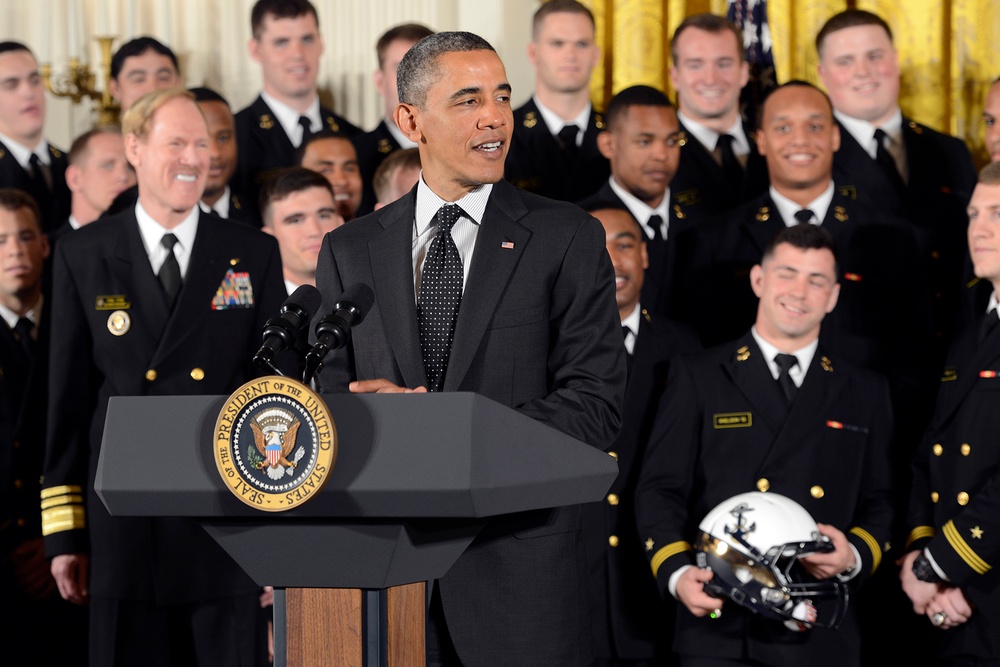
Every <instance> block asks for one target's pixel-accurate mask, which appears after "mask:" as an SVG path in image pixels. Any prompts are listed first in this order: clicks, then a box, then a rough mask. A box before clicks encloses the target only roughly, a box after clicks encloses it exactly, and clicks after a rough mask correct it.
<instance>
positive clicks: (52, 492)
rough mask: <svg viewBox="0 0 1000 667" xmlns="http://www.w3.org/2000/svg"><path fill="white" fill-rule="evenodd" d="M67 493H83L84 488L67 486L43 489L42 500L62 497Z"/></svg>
mask: <svg viewBox="0 0 1000 667" xmlns="http://www.w3.org/2000/svg"><path fill="white" fill-rule="evenodd" d="M66 493H77V494H79V493H83V487H82V486H75V485H67V486H53V487H52V488H49V489H42V500H45V499H46V498H51V497H53V496H61V495H63V494H66Z"/></svg>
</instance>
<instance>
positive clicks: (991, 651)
mask: <svg viewBox="0 0 1000 667" xmlns="http://www.w3.org/2000/svg"><path fill="white" fill-rule="evenodd" d="M991 320H992V321H991ZM986 322H990V323H991V324H993V326H992V329H991V330H989V331H988V332H984V333H980V332H981V330H982V329H983V328H984V327H983V324H984V323H986ZM998 324H1000V321H997V314H996V313H995V312H991V313H988V314H987V315H985V316H980V319H979V322H978V323H977V325H976V326H972V327H968V328H966V329H965V330H964V331H963V332H962V333H961V334H960V335H959V336H958V337H957V338H956V339H955V343H954V344H953V345H952V347H951V350H950V352H949V353H948V357H947V361H946V363H945V366H944V371H943V373H942V375H941V387H940V389H939V391H938V397H937V405H936V407H935V410H934V417H933V420H932V422H931V425H930V427H929V428H928V429H927V434H926V437H925V438H924V440H923V444H921V446H920V449H919V451H918V452H917V454H916V456H915V457H914V479H913V487H912V495H911V497H910V509H909V515H908V518H909V525H910V527H911V528H912V531H911V533H910V536H909V540H908V544H907V548H909V549H923V548H925V547H926V548H927V549H928V550H929V551H930V553H931V556H932V557H933V558H934V561H935V562H936V563H937V564H938V566H939V567H940V568H941V570H942V571H943V572H944V573H945V574H946V575H947V576H948V579H949V580H950V583H951V584H952V585H954V586H958V587H959V588H961V589H962V592H963V593H964V594H965V597H966V598H967V599H968V600H969V602H970V603H971V604H972V607H973V612H972V616H971V617H970V618H969V620H968V621H966V622H965V623H963V624H961V625H959V626H957V627H954V628H949V629H947V630H944V631H938V632H933V633H932V634H931V640H932V641H933V642H934V643H935V644H936V645H937V649H938V651H939V654H940V657H943V658H948V657H952V658H953V657H956V656H961V655H964V656H974V657H977V658H980V659H986V660H993V661H996V660H1000V593H998V590H1000V589H998V587H997V586H998V584H1000V570H998V569H996V565H997V563H998V562H1000V486H998V473H997V471H998V470H1000V443H998V441H997V433H1000V410H998V407H1000V403H998V401H997V398H998V397H1000V326H997V325H998Z"/></svg>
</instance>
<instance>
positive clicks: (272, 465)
mask: <svg viewBox="0 0 1000 667" xmlns="http://www.w3.org/2000/svg"><path fill="white" fill-rule="evenodd" d="M301 425H302V422H300V421H299V420H298V419H296V418H295V415H293V414H292V413H291V412H289V411H288V410H284V409H282V408H271V409H269V410H264V411H262V412H261V413H260V414H259V415H257V416H256V417H255V418H254V419H252V420H250V428H251V429H252V430H253V439H254V444H255V445H256V447H257V451H258V452H260V455H261V456H262V457H264V459H263V460H262V461H261V462H260V463H258V464H257V469H258V470H262V469H265V468H266V471H265V472H266V473H267V476H268V477H270V478H271V479H275V480H277V479H281V477H282V476H283V475H291V474H292V473H293V471H294V470H295V467H296V466H297V465H298V463H299V460H300V459H301V458H302V457H303V456H304V455H305V448H304V447H299V449H298V451H297V452H295V457H294V459H293V460H291V461H289V460H288V459H289V455H290V454H291V453H292V449H294V448H295V437H296V435H297V434H298V432H299V427H300V426H301Z"/></svg>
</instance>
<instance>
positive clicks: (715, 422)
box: [712, 412, 753, 428]
mask: <svg viewBox="0 0 1000 667" xmlns="http://www.w3.org/2000/svg"><path fill="white" fill-rule="evenodd" d="M748 426H753V413H750V412H722V413H717V414H714V415H712V427H713V428H747V427H748Z"/></svg>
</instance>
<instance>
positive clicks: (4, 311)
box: [0, 294, 45, 329]
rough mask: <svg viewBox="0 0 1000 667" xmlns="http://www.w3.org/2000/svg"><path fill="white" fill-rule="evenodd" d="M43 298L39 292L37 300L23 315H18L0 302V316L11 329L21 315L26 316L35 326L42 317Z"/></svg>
mask: <svg viewBox="0 0 1000 667" xmlns="http://www.w3.org/2000/svg"><path fill="white" fill-rule="evenodd" d="M44 299H45V297H44V296H43V295H41V294H39V295H38V301H36V302H35V305H34V306H32V307H31V308H29V309H28V312H26V313H25V314H24V315H23V316H22V315H18V314H17V313H15V312H14V311H13V310H11V309H10V308H8V307H7V306H5V305H3V304H2V303H0V316H2V317H3V321H4V322H6V323H7V326H9V327H10V328H11V329H13V328H14V327H15V326H16V325H17V321H18V320H19V319H21V317H27V318H28V319H29V320H31V323H32V324H34V325H35V327H36V328H37V327H38V322H39V320H41V318H42V302H43V301H44Z"/></svg>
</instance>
